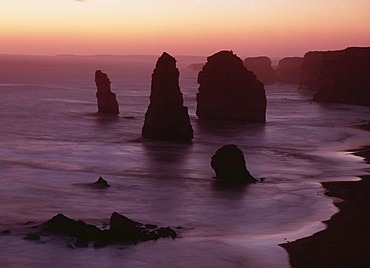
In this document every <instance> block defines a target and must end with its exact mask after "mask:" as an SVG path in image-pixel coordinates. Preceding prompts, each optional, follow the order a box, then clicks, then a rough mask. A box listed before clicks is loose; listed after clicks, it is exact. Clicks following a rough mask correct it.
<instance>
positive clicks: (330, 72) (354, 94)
mask: <svg viewBox="0 0 370 268" xmlns="http://www.w3.org/2000/svg"><path fill="white" fill-rule="evenodd" d="M321 55H322V58H321V72H320V76H319V79H318V80H319V84H318V91H317V92H316V94H315V95H314V98H313V99H314V100H315V101H318V102H337V103H346V104H356V105H365V106H370V47H368V48H356V47H352V48H347V49H344V50H340V51H331V52H325V53H322V54H321Z"/></svg>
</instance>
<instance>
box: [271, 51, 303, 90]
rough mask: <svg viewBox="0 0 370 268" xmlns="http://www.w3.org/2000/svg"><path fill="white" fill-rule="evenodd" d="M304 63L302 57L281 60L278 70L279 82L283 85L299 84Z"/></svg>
mask: <svg viewBox="0 0 370 268" xmlns="http://www.w3.org/2000/svg"><path fill="white" fill-rule="evenodd" d="M302 62H303V58H301V57H287V58H283V59H281V60H279V66H278V68H277V69H276V78H277V80H278V81H279V82H281V83H292V84H298V83H299V80H300V70H301V65H302Z"/></svg>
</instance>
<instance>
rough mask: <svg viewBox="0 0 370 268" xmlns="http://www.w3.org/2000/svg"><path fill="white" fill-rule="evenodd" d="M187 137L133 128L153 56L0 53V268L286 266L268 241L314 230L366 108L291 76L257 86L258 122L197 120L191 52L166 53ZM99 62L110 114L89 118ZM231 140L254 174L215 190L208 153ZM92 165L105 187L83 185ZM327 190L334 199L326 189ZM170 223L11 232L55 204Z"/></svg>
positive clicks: (70, 210)
mask: <svg viewBox="0 0 370 268" xmlns="http://www.w3.org/2000/svg"><path fill="white" fill-rule="evenodd" d="M176 58H177V60H178V62H177V64H178V68H179V71H180V88H181V91H182V93H183V96H184V105H185V106H187V107H188V108H189V115H190V120H191V124H192V126H193V129H194V139H193V141H192V142H191V143H175V142H164V141H152V140H145V139H142V138H141V129H142V126H143V123H144V115H145V112H146V110H147V107H148V104H149V95H150V83H151V74H152V72H153V69H154V67H155V63H156V60H157V57H156V56H96V57H79V56H68V55H64V56H50V57H49V56H16V55H0V96H1V98H0V123H1V128H0V170H1V176H0V200H1V202H0V232H2V231H5V230H10V231H11V234H2V235H0V267H289V261H288V255H287V253H286V252H285V250H284V249H283V248H281V247H279V246H278V244H280V243H284V242H289V241H293V240H296V239H298V238H301V237H306V236H309V235H312V234H313V233H315V232H317V231H319V230H322V229H324V228H325V225H324V224H323V223H322V221H323V220H327V219H329V218H330V217H331V216H332V215H333V214H334V213H336V212H337V208H336V207H335V206H334V205H333V199H332V198H329V197H327V196H325V195H324V193H325V191H324V189H323V188H322V186H321V184H320V182H323V181H343V180H357V179H358V177H357V176H359V175H363V174H366V173H367V172H368V171H369V169H368V167H367V166H366V165H365V163H364V162H363V161H362V159H361V158H360V157H356V156H353V155H352V154H351V153H350V152H351V151H353V150H354V149H356V148H359V147H361V146H363V145H368V144H369V137H368V132H365V131H363V130H360V129H357V128H355V127H353V126H355V125H361V124H364V123H365V122H367V120H368V119H369V118H370V109H369V107H361V106H352V105H344V104H324V103H315V102H312V101H311V100H310V99H311V97H312V96H310V95H308V94H307V93H300V92H297V88H298V86H297V85H289V84H278V83H277V84H273V85H266V86H265V89H266V95H267V114H266V117H267V122H266V123H265V124H251V123H242V122H217V123H215V122H212V123H210V122H202V121H199V120H198V118H197V116H196V115H195V112H196V99H195V98H196V93H197V89H198V84H197V74H198V72H196V71H194V70H191V69H188V68H186V66H188V65H189V64H191V63H197V62H205V60H206V59H205V58H203V57H190V56H178V57H176ZM97 69H101V70H102V71H103V72H105V73H107V74H108V76H109V78H110V80H111V82H112V84H111V89H112V91H113V92H115V93H116V95H117V100H118V103H119V105H120V115H119V117H118V118H107V117H101V116H97V114H96V112H97V103H96V97H95V93H96V87H95V82H94V73H95V70H97ZM226 144H236V145H237V146H238V147H239V148H240V149H242V150H243V152H244V155H245V158H246V162H247V167H248V170H249V171H250V173H251V174H252V175H253V176H255V177H257V178H265V181H264V182H260V183H256V184H252V185H246V186H240V187H237V188H224V187H221V186H219V185H218V184H216V183H215V178H214V177H215V174H214V171H213V170H212V168H211V165H210V159H211V157H212V155H213V154H214V153H215V151H216V150H217V149H218V148H220V147H221V146H223V145H226ZM99 176H102V177H103V178H104V179H106V180H107V181H108V183H109V184H110V185H111V187H109V188H107V189H93V188H91V187H88V184H90V183H93V182H95V181H96V180H97V179H98V178H99ZM335 201H338V200H335ZM114 211H116V212H118V213H121V214H124V215H126V216H127V217H129V218H131V219H133V220H136V221H139V222H143V223H152V224H157V225H159V226H171V227H173V228H176V227H181V228H178V229H176V230H177V232H178V237H177V238H176V239H160V240H157V241H150V242H144V243H139V244H137V245H118V246H108V247H105V248H102V249H94V248H93V247H89V248H84V249H71V248H68V247H66V245H67V244H68V243H69V242H70V241H69V240H68V239H65V238H58V237H50V236H48V237H42V239H41V240H40V241H36V242H35V241H27V240H24V239H23V238H24V237H25V235H26V234H27V233H29V232H30V231H32V228H33V227H34V226H36V225H39V224H41V223H42V222H45V221H47V220H48V219H50V218H51V217H53V216H54V215H56V214H58V213H63V214H64V215H66V216H68V217H70V218H73V219H80V220H83V221H85V222H87V223H91V224H95V225H96V226H98V227H101V226H104V225H106V224H107V222H109V217H110V215H111V214H112V212H114Z"/></svg>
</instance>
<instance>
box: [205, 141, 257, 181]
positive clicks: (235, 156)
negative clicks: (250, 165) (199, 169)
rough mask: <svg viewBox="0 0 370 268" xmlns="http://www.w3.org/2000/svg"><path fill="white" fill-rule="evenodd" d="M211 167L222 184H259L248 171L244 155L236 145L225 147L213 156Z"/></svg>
mask: <svg viewBox="0 0 370 268" xmlns="http://www.w3.org/2000/svg"><path fill="white" fill-rule="evenodd" d="M211 166H212V168H213V169H214V170H215V172H216V177H217V180H219V181H221V182H230V183H235V182H237V183H238V182H245V183H255V182H257V180H256V179H255V178H253V176H252V175H251V174H250V173H249V171H248V170H247V167H246V163H245V159H244V154H243V152H242V151H241V150H240V149H239V148H238V147H237V146H236V145H233V144H230V145H225V146H223V147H221V148H220V149H218V150H217V151H216V153H215V154H214V155H213V156H212V160H211Z"/></svg>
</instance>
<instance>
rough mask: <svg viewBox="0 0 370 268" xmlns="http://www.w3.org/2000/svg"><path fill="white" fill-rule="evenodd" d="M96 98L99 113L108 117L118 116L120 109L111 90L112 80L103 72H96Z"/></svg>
mask: <svg viewBox="0 0 370 268" xmlns="http://www.w3.org/2000/svg"><path fill="white" fill-rule="evenodd" d="M95 83H96V88H97V92H96V98H97V99H98V113H99V114H108V115H118V114H119V107H118V102H117V99H116V94H114V93H113V92H112V91H111V89H110V84H111V82H110V80H109V78H108V75H107V74H105V73H103V72H102V71H101V70H97V71H96V72H95Z"/></svg>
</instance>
